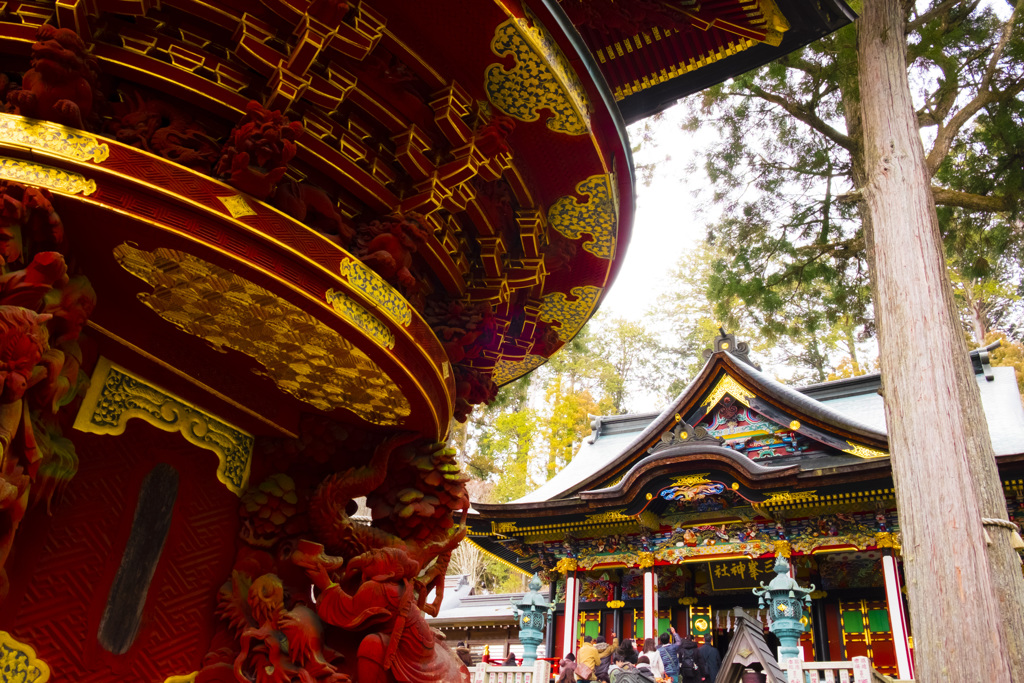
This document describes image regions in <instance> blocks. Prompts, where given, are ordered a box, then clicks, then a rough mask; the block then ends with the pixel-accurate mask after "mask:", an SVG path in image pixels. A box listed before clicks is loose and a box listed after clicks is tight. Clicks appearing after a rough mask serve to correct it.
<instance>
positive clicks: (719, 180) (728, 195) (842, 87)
mask: <svg viewBox="0 0 1024 683" xmlns="http://www.w3.org/2000/svg"><path fill="white" fill-rule="evenodd" d="M906 7H907V12H908V15H907V19H908V31H907V35H906V41H907V52H908V63H909V64H910V74H909V75H910V78H911V83H912V88H913V89H914V91H915V92H914V95H915V98H916V101H917V103H918V104H919V109H918V120H919V124H920V126H921V128H922V130H924V137H925V138H926V139H927V140H929V142H930V143H931V144H930V147H929V149H928V150H926V152H927V155H928V163H929V166H930V169H931V170H932V171H933V172H934V173H935V176H934V182H933V194H934V196H935V199H936V203H937V204H938V205H939V207H940V212H939V215H940V221H941V225H942V230H943V236H944V239H945V240H946V246H947V252H948V253H949V254H950V255H951V256H953V257H954V258H953V259H952V260H951V265H952V267H953V268H954V269H955V270H956V271H957V272H959V273H960V274H961V275H962V276H963V277H964V278H967V279H969V280H970V279H977V278H979V277H984V278H990V279H996V280H998V281H1000V282H1002V283H1003V284H1007V283H1008V282H1010V283H1011V284H1015V280H1013V275H1014V273H1015V272H1019V271H1020V267H1021V263H1022V261H1021V256H1022V253H1021V250H1020V247H1019V245H1020V244H1021V239H1020V237H1021V235H1020V232H1021V227H1020V221H1019V220H1017V217H1016V210H1017V204H1018V201H1019V196H1020V193H1021V191H1022V188H1024V164H1022V163H1021V162H1022V161H1024V128H1022V127H1021V125H1020V124H1021V123H1022V117H1024V104H1022V103H1021V102H1020V100H1019V99H1018V97H1017V95H1018V94H1019V93H1020V92H1021V89H1022V88H1024V40H1022V39H1021V36H1020V33H1021V32H1020V31H1019V30H1017V31H1012V32H1011V28H1012V26H1013V23H1012V22H1011V21H1007V20H1006V19H1005V18H1000V16H999V15H998V14H997V12H996V11H995V9H994V8H993V7H992V6H991V5H981V4H979V3H977V2H969V3H950V2H942V1H939V0H935V1H934V2H932V3H930V4H928V5H923V4H921V5H918V4H915V3H907V4H906ZM1001 12H1002V14H1003V15H1004V16H1005V15H1006V14H1008V11H1005V10H1001ZM856 31H857V27H856V24H854V25H851V26H848V27H845V28H843V29H841V30H840V31H838V32H836V33H835V34H832V35H831V36H828V37H826V38H825V39H823V40H820V41H818V42H816V43H813V44H812V45H810V46H808V47H806V48H804V49H803V50H800V51H798V52H796V53H793V54H791V55H788V56H786V57H784V58H782V59H780V60H778V61H776V62H774V63H772V64H769V65H767V66H765V67H763V68H761V69H759V70H757V71H754V72H751V73H748V74H744V75H743V76H740V77H738V78H736V79H734V80H733V81H731V82H729V83H727V84H722V85H719V86H716V87H714V88H710V89H708V90H707V91H705V92H703V93H702V94H701V95H700V96H698V97H695V98H694V99H692V100H691V101H690V102H689V103H688V104H687V105H686V112H687V114H686V116H685V120H684V121H683V125H684V127H685V128H687V129H689V130H692V131H695V132H703V133H705V134H711V135H714V136H717V140H716V142H714V143H713V144H711V145H710V146H709V147H708V148H707V149H706V150H705V151H704V152H703V153H702V155H701V156H700V158H699V160H698V163H695V167H694V170H696V168H697V166H698V165H699V166H702V167H703V170H704V172H705V174H706V175H707V177H708V179H709V180H710V183H711V191H710V193H706V194H705V197H704V199H705V203H704V205H703V206H704V209H705V211H706V212H707V213H708V215H711V211H712V210H714V211H715V213H716V214H720V215H716V216H715V217H713V218H712V219H711V221H710V224H709V226H708V231H707V240H708V243H709V245H710V247H711V249H712V250H713V251H714V254H713V257H712V261H711V265H710V270H711V272H710V273H709V274H708V276H707V279H706V293H707V295H708V296H709V297H710V300H711V302H712V303H713V305H714V307H713V309H712V311H711V313H710V315H709V317H708V319H718V320H723V321H725V320H728V319H730V318H733V319H734V320H736V319H739V318H742V321H743V322H742V324H743V325H745V326H749V328H750V329H751V331H752V332H754V333H755V336H756V337H757V338H758V339H760V340H761V341H763V342H765V343H768V344H770V345H772V346H774V347H776V348H779V349H782V350H783V353H784V355H786V356H787V362H789V363H791V364H793V365H794V366H796V367H800V368H802V369H803V374H804V378H805V379H809V380H813V381H821V380H824V379H826V377H827V376H828V375H829V373H830V372H832V370H833V369H834V367H835V365H836V360H837V359H840V358H842V357H846V358H849V359H850V361H851V363H852V365H851V371H853V370H852V366H853V365H859V363H857V359H856V356H855V352H854V353H853V354H851V353H849V352H847V349H851V348H854V347H855V345H856V343H858V342H860V341H863V340H865V339H867V338H869V337H871V336H873V334H874V325H873V313H872V308H871V303H870V296H869V287H868V263H867V261H866V250H865V240H864V234H865V233H864V225H863V222H862V218H861V215H860V211H859V205H858V200H859V197H860V193H861V191H862V190H863V186H864V179H865V178H866V173H865V168H864V157H863V140H862V129H861V122H860V107H861V104H860V94H859V89H858V86H857V83H858V73H857V58H856V39H857V35H856ZM1007 261H1009V262H1010V263H1011V265H1012V266H1013V267H1006V264H1007ZM1007 278H1009V279H1007ZM1011 281H1012V282H1011ZM738 307H741V308H742V309H743V311H742V315H740V314H738V313H737V308H738Z"/></svg>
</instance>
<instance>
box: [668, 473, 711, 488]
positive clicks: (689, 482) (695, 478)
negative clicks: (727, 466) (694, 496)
mask: <svg viewBox="0 0 1024 683" xmlns="http://www.w3.org/2000/svg"><path fill="white" fill-rule="evenodd" d="M710 476H711V473H710V472H704V473H703V474H687V475H685V476H682V477H674V478H673V479H672V484H671V486H697V485H698V484H710V483H711V482H710V481H708V477H710Z"/></svg>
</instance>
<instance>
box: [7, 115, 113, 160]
mask: <svg viewBox="0 0 1024 683" xmlns="http://www.w3.org/2000/svg"><path fill="white" fill-rule="evenodd" d="M0 141H2V142H8V143H11V144H14V145H19V146H23V147H30V148H32V149H38V150H42V151H45V152H49V153H50V154H53V155H55V156H59V157H62V158H64V159H73V160H75V161H90V160H92V161H95V162H96V163H100V162H102V161H104V160H106V158H107V157H108V156H110V147H108V146H107V145H106V144H105V143H103V142H100V141H99V139H98V138H97V137H96V136H94V135H89V134H88V133H84V132H82V131H80V130H75V129H74V128H68V127H66V126H62V125H60V124H57V123H50V122H49V121H37V120H36V119H28V118H25V117H24V116H17V115H15V114H0Z"/></svg>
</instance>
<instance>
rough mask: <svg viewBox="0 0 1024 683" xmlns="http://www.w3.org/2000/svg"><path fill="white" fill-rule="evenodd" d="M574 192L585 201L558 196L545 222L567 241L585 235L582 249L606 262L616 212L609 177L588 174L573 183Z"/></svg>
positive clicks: (612, 250)
mask: <svg viewBox="0 0 1024 683" xmlns="http://www.w3.org/2000/svg"><path fill="white" fill-rule="evenodd" d="M576 192H577V193H578V194H580V195H584V196H587V197H588V200H587V201H585V202H582V203H580V202H578V201H577V200H576V197H573V196H567V197H560V198H559V199H557V200H556V201H555V203H554V204H552V205H551V208H550V209H548V223H550V224H551V227H552V228H554V229H555V230H557V231H558V232H559V233H561V234H562V235H564V236H565V237H568V238H569V239H571V240H578V239H580V238H581V237H583V236H584V235H589V236H590V239H589V240H588V241H587V242H585V243H584V244H583V249H584V251H588V252H590V253H591V254H593V255H594V256H596V257H598V258H600V259H604V260H606V261H610V260H611V258H612V256H613V255H614V253H615V233H616V226H617V223H618V220H617V219H618V213H619V212H618V206H617V203H618V202H617V201H616V199H617V198H616V196H615V186H614V184H613V182H612V176H611V175H595V176H591V177H589V178H587V179H586V180H584V181H582V182H580V183H579V184H577V185H576Z"/></svg>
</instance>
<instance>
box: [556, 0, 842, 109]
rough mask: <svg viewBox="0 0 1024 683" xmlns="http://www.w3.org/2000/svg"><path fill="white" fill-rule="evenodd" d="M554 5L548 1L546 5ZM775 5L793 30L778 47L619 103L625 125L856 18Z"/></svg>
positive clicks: (836, 0) (791, 2)
mask: <svg viewBox="0 0 1024 683" xmlns="http://www.w3.org/2000/svg"><path fill="white" fill-rule="evenodd" d="M552 1H553V0H545V4H547V3H548V2H552ZM776 4H777V5H778V7H779V10H780V11H781V12H782V15H783V16H784V17H786V19H787V20H788V21H789V23H790V26H792V27H793V28H790V30H788V31H786V32H785V33H784V34H783V37H782V43H781V44H780V45H779V46H777V47H775V46H772V45H768V44H766V43H759V44H757V45H755V46H753V47H751V48H748V49H746V50H744V51H742V52H739V53H737V54H734V55H732V56H730V57H726V58H725V59H720V60H718V61H717V62H714V63H712V64H709V65H707V66H705V67H703V68H700V69H697V70H696V71H691V72H690V73H689V74H686V75H684V76H680V77H678V78H673V79H671V80H669V81H666V82H664V83H659V84H658V85H655V86H652V87H650V88H647V89H646V90H642V91H640V92H638V93H636V94H635V95H629V96H628V97H626V98H625V99H623V100H622V101H621V102H619V109H620V110H621V111H622V118H623V119H625V121H626V125H629V124H632V123H636V122H637V121H639V120H641V119H644V118H646V117H648V116H651V115H653V114H657V113H658V112H660V111H663V110H665V109H668V108H669V107H671V106H672V105H673V104H675V103H676V102H678V101H679V100H680V99H682V98H683V97H686V96H687V95H692V94H693V93H695V92H697V91H699V90H704V89H705V88H710V87H711V86H713V85H718V84H719V83H722V82H723V81H726V80H728V79H730V78H732V77H733V76H737V75H739V74H741V73H745V72H747V71H752V70H753V69H757V68H759V67H762V66H764V65H765V64H767V63H768V62H771V61H772V60H775V59H778V58H779V57H781V56H783V55H786V54H789V53H790V52H793V51H795V50H799V49H800V48H802V47H804V46H805V45H808V44H810V43H813V42H814V41H815V40H818V39H819V38H821V37H823V36H826V35H828V34H829V33H832V32H833V31H836V30H837V29H840V28H842V27H843V26H846V25H847V24H849V23H851V22H852V21H853V20H854V19H856V18H857V15H856V13H855V12H854V11H853V10H852V9H850V8H849V6H848V5H847V4H846V3H845V2H843V0H816V1H813V2H807V1H806V0H777V1H776Z"/></svg>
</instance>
